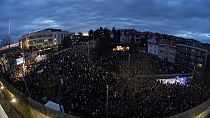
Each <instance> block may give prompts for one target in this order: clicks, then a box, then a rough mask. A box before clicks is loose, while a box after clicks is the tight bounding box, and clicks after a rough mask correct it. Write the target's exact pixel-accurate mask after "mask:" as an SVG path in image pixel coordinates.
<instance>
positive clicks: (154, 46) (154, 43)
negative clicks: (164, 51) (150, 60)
mask: <svg viewBox="0 0 210 118" xmlns="http://www.w3.org/2000/svg"><path fill="white" fill-rule="evenodd" d="M158 43H159V41H158V39H155V38H152V39H148V53H150V54H153V55H157V56H158V54H159V44H158Z"/></svg>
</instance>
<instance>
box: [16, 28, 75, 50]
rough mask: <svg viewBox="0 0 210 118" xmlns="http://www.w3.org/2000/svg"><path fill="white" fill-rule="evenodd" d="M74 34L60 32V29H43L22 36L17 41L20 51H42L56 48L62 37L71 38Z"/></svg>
mask: <svg viewBox="0 0 210 118" xmlns="http://www.w3.org/2000/svg"><path fill="white" fill-rule="evenodd" d="M73 35H74V33H71V32H68V31H62V30H60V29H44V30H41V31H37V32H32V33H30V34H26V35H23V36H22V37H21V38H20V39H19V47H20V48H21V49H23V48H24V49H32V50H36V49H43V48H49V47H58V46H59V45H60V44H61V41H62V40H63V39H64V37H71V36H73Z"/></svg>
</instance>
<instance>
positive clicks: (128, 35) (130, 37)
mask: <svg viewBox="0 0 210 118" xmlns="http://www.w3.org/2000/svg"><path fill="white" fill-rule="evenodd" d="M120 34H121V35H120V42H121V43H124V44H130V43H133V44H136V45H140V44H142V43H144V42H145V41H147V37H146V35H145V34H143V33H142V32H138V31H136V30H135V29H121V30H120Z"/></svg>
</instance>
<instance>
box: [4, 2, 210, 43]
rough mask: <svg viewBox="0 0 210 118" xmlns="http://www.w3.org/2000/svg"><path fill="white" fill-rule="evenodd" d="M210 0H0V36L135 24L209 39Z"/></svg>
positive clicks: (142, 27)
mask: <svg viewBox="0 0 210 118" xmlns="http://www.w3.org/2000/svg"><path fill="white" fill-rule="evenodd" d="M209 6H210V0H0V13H1V15H0V40H1V39H2V38H3V37H4V35H6V34H8V22H9V19H10V18H11V19H12V24H11V36H12V39H13V41H14V42H17V40H18V37H19V36H21V35H23V34H25V33H30V32H32V31H37V30H41V29H44V28H61V29H63V30H68V31H71V32H79V31H81V32H87V31H88V30H89V29H96V28H98V27H100V26H103V27H108V28H111V27H113V26H114V27H116V28H135V29H136V30H138V31H152V32H160V33H167V34H172V35H176V36H182V37H187V38H194V39H197V40H199V41H201V42H207V43H210V8H209Z"/></svg>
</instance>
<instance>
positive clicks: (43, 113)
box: [0, 78, 78, 118]
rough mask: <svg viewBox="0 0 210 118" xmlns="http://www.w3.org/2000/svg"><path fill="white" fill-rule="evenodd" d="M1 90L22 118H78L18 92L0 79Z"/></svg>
mask: <svg viewBox="0 0 210 118" xmlns="http://www.w3.org/2000/svg"><path fill="white" fill-rule="evenodd" d="M0 89H1V92H0V93H1V94H3V96H4V99H5V100H7V101H9V103H10V105H11V106H12V108H13V109H14V110H15V111H16V112H17V113H18V114H19V115H20V116H21V117H22V118H78V117H77V116H73V115H69V114H66V113H63V112H58V111H56V110H53V109H51V108H48V107H46V106H44V105H42V104H40V103H38V102H36V101H34V100H33V99H31V98H29V97H27V96H25V95H24V94H23V93H21V92H20V91H18V90H16V89H15V88H14V87H13V86H11V85H10V84H9V83H8V82H6V81H5V80H4V79H2V78H0Z"/></svg>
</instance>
